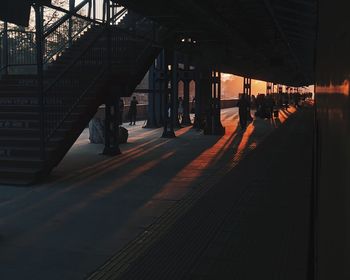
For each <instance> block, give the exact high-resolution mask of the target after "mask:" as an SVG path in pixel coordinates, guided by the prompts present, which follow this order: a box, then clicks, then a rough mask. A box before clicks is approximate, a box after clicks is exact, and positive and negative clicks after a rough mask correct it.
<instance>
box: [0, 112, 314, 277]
mask: <svg viewBox="0 0 350 280" xmlns="http://www.w3.org/2000/svg"><path fill="white" fill-rule="evenodd" d="M312 116H313V115H312V110H311V109H307V108H302V109H298V110H296V109H295V108H293V107H291V108H289V109H288V110H283V111H281V114H280V117H279V119H275V120H273V121H271V120H262V119H256V120H254V121H253V122H252V123H250V125H249V126H248V128H247V129H246V131H241V130H240V128H239V127H238V112H237V109H235V108H234V109H225V110H223V111H222V120H223V125H224V126H225V127H226V134H225V135H224V136H222V137H219V136H204V135H202V132H200V131H196V130H194V129H191V128H190V127H184V128H181V129H178V130H177V131H176V134H177V136H178V137H177V138H175V139H163V138H160V135H161V133H162V129H152V130H149V129H142V128H141V126H142V124H143V123H141V122H139V123H138V125H136V126H135V127H130V137H129V143H128V144H125V145H121V150H122V155H120V156H117V157H105V156H102V155H100V153H101V151H102V148H103V147H102V145H94V144H89V141H88V137H87V136H88V135H87V131H85V132H84V133H83V134H82V135H81V137H80V138H79V139H78V141H77V142H76V144H75V145H74V146H73V147H72V149H71V150H70V152H69V153H68V154H67V156H66V158H65V159H64V160H63V161H62V162H61V164H60V165H59V166H57V168H56V169H55V170H54V171H53V173H52V175H51V177H50V178H49V179H48V180H47V181H46V182H44V183H43V184H41V185H38V186H33V187H26V188H15V187H12V186H1V188H0V264H1V267H0V278H1V279H14V280H16V279H37V280H40V279H51V280H55V279H57V280H58V279H66V280H67V279H89V280H92V279H94V280H95V279H96V280H97V279H99V280H102V279H239V280H241V279H258V278H259V279H306V272H307V256H308V248H309V244H308V239H309V218H310V217H309V214H310V211H309V210H310V203H309V202H310V192H311V175H312V174H311V172H312V171H311V167H312V142H313V139H312V135H313V134H312V133H313V131H312V127H313V122H312Z"/></svg>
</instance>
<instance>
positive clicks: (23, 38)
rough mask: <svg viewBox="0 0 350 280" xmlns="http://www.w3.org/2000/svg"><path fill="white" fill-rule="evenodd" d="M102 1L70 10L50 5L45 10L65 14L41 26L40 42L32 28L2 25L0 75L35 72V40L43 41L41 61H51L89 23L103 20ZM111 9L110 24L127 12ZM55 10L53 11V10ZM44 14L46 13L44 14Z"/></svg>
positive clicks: (90, 1) (85, 1)
mask: <svg viewBox="0 0 350 280" xmlns="http://www.w3.org/2000/svg"><path fill="white" fill-rule="evenodd" d="M103 2H104V0H83V1H82V2H81V3H80V4H78V5H77V6H76V7H74V8H73V9H71V10H65V9H63V8H61V7H56V6H52V5H50V6H49V7H46V10H48V9H50V10H52V11H56V12H60V13H61V14H62V13H64V15H63V16H61V17H58V18H57V19H56V20H55V21H54V22H53V23H52V24H48V26H47V27H44V26H43V34H42V36H41V40H43V41H42V42H39V41H38V38H36V34H35V32H34V31H33V30H31V29H28V28H26V29H25V28H19V27H16V26H13V25H11V27H10V28H7V24H6V23H5V24H4V28H3V30H0V75H1V74H7V73H11V74H36V67H35V66H36V65H37V53H36V51H37V45H38V44H37V43H41V44H42V51H43V63H44V64H45V65H48V64H50V63H51V62H53V61H54V60H56V59H57V58H58V57H59V56H60V55H61V54H62V53H63V52H64V50H65V49H66V48H69V47H70V46H71V45H72V44H73V43H74V42H75V41H76V40H78V39H79V37H80V36H81V35H82V34H84V32H85V31H87V30H88V29H89V28H90V27H91V26H92V25H101V24H103V23H104V21H105V16H104V15H103V13H105V11H104V12H103V11H102V10H103V8H102V6H103ZM118 8H119V10H117V9H116V7H113V8H112V20H111V24H118V23H119V21H120V20H121V19H122V18H123V17H124V16H125V15H126V14H127V12H128V11H127V9H125V8H122V7H118ZM52 13H54V12H52ZM44 17H45V16H44Z"/></svg>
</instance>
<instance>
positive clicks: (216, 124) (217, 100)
mask: <svg viewBox="0 0 350 280" xmlns="http://www.w3.org/2000/svg"><path fill="white" fill-rule="evenodd" d="M212 106H213V115H212V119H213V120H212V134H214V135H224V134H225V128H224V127H223V126H222V123H221V72H220V71H212Z"/></svg>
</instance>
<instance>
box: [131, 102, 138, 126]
mask: <svg viewBox="0 0 350 280" xmlns="http://www.w3.org/2000/svg"><path fill="white" fill-rule="evenodd" d="M137 104H139V103H138V102H137V100H136V96H133V98H132V100H131V102H130V107H129V118H130V124H129V125H135V124H136V115H137Z"/></svg>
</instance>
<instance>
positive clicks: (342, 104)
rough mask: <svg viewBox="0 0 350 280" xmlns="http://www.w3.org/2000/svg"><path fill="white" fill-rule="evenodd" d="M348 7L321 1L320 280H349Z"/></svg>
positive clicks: (318, 93)
mask: <svg viewBox="0 0 350 280" xmlns="http://www.w3.org/2000/svg"><path fill="white" fill-rule="evenodd" d="M349 11H350V4H349V1H348V0H337V1H329V0H320V1H319V38H318V45H317V63H316V72H317V87H316V108H317V110H316V128H317V131H316V135H317V138H316V139H317V145H316V164H317V166H316V167H317V168H316V176H315V178H316V181H315V183H316V186H317V190H318V192H317V194H318V200H317V201H318V212H316V215H315V217H316V229H317V231H316V233H317V234H316V238H317V239H316V240H317V242H316V244H317V247H316V249H317V250H316V251H315V252H316V256H317V258H316V260H317V262H316V265H317V271H318V272H317V275H316V276H317V278H315V279H320V280H333V279H337V280H343V279H350V259H349V252H350V246H349V245H350V243H349V242H350V232H349V228H350V163H349V162H350V98H349V79H350V17H349Z"/></svg>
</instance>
